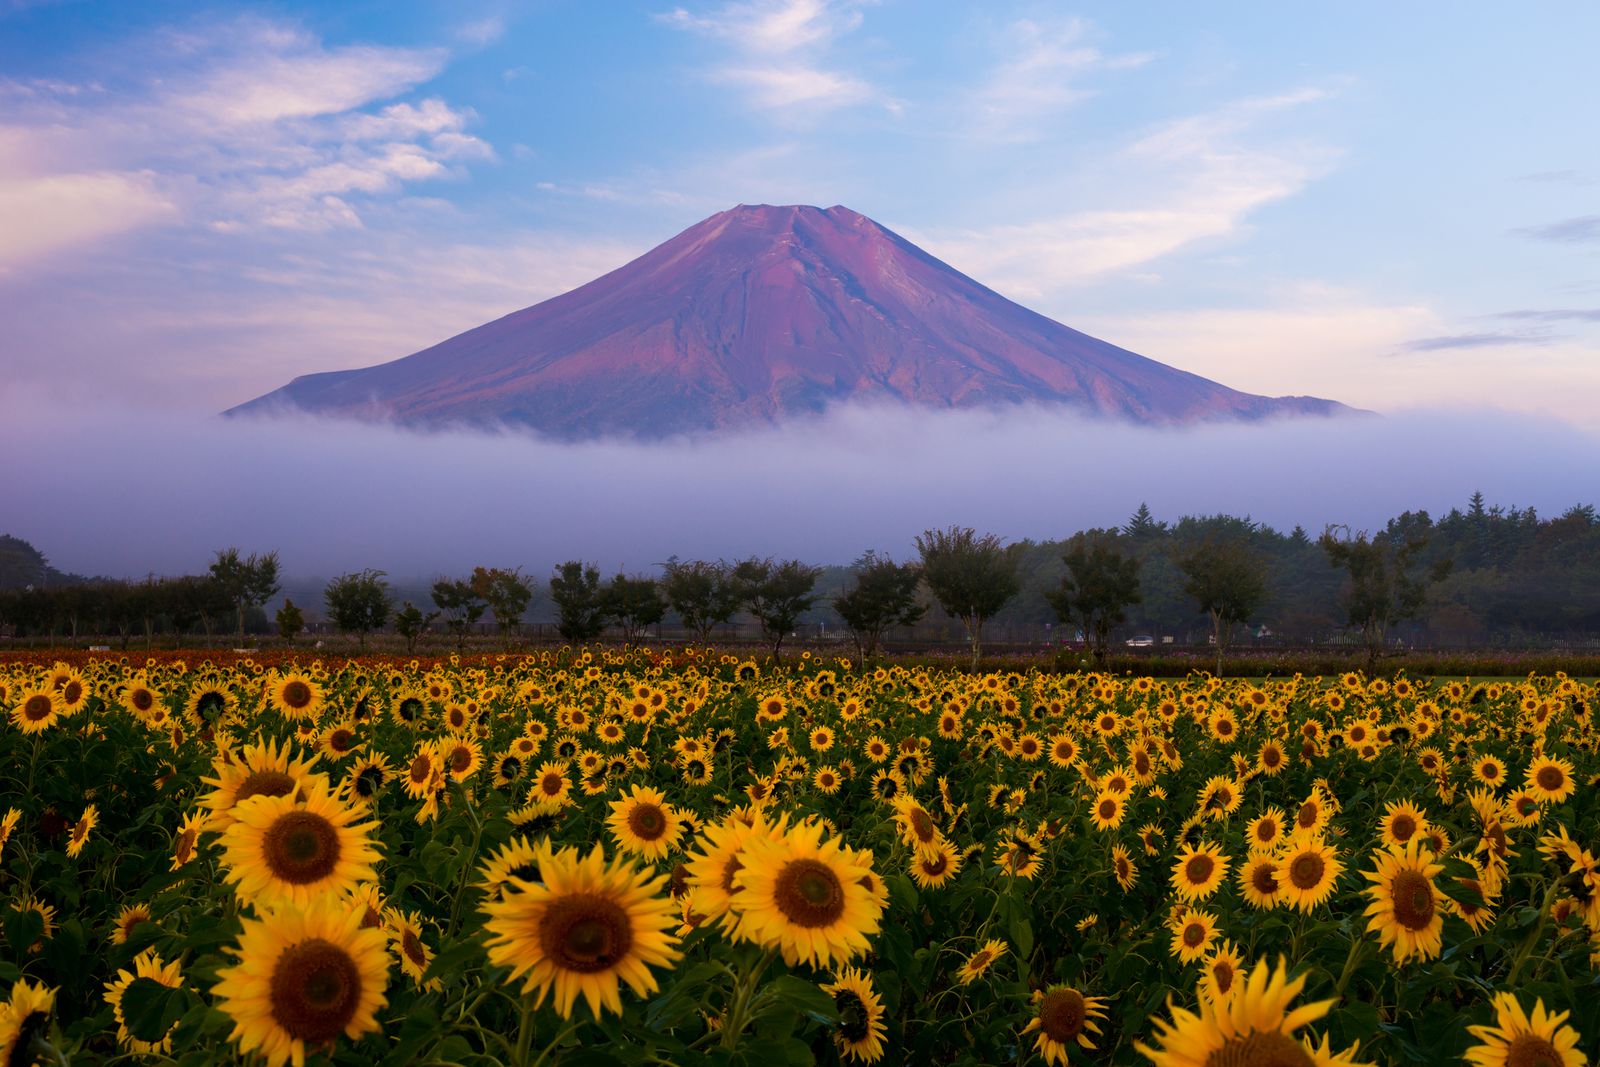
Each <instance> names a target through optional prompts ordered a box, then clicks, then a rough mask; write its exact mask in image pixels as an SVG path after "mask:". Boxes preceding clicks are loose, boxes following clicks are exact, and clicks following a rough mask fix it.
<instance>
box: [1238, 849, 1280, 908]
mask: <svg viewBox="0 0 1600 1067" xmlns="http://www.w3.org/2000/svg"><path fill="white" fill-rule="evenodd" d="M1281 873H1282V872H1280V871H1279V870H1278V860H1277V858H1276V857H1275V856H1274V855H1273V854H1272V853H1260V852H1257V853H1253V854H1252V855H1251V856H1250V858H1249V859H1248V860H1246V861H1245V863H1244V866H1242V867H1240V868H1239V892H1240V893H1241V894H1243V896H1244V899H1245V902H1246V903H1247V904H1249V905H1250V906H1251V907H1253V908H1262V909H1266V908H1275V907H1277V906H1278V905H1279V904H1280V903H1282V902H1283V899H1284V893H1283V880H1282V878H1281V877H1280V875H1281Z"/></svg>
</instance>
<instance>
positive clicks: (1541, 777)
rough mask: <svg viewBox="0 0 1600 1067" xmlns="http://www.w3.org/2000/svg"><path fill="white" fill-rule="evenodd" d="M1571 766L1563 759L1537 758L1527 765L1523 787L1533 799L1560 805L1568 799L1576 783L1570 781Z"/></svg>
mask: <svg viewBox="0 0 1600 1067" xmlns="http://www.w3.org/2000/svg"><path fill="white" fill-rule="evenodd" d="M1572 773H1573V772H1572V764H1571V763H1568V762H1567V761H1566V760H1564V759H1553V758H1551V757H1549V756H1539V757H1537V758H1535V759H1534V761H1533V762H1532V763H1530V764H1528V773H1527V778H1526V780H1525V784H1524V786H1523V788H1524V789H1526V790H1527V791H1528V793H1529V794H1530V795H1531V796H1532V797H1533V798H1534V799H1535V800H1540V801H1543V802H1545V803H1549V804H1560V803H1561V802H1562V801H1564V800H1566V799H1567V798H1568V797H1570V796H1571V795H1572V793H1573V791H1574V790H1575V789H1577V788H1578V786H1577V783H1576V782H1574V781H1573V779H1572Z"/></svg>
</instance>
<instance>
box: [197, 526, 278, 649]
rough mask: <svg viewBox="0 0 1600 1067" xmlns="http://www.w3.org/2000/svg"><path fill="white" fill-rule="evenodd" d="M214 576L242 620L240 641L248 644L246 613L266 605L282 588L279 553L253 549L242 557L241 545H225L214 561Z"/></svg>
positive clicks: (212, 563) (218, 586) (212, 565)
mask: <svg viewBox="0 0 1600 1067" xmlns="http://www.w3.org/2000/svg"><path fill="white" fill-rule="evenodd" d="M211 579H212V581H214V582H216V584H217V588H218V589H219V590H221V592H222V595H224V596H226V597H227V598H228V600H229V601H230V602H231V603H232V604H233V607H234V611H235V612H236V613H237V615H238V620H239V643H240V644H241V645H242V644H244V615H245V612H246V611H247V610H249V609H250V608H258V607H260V606H261V605H262V604H265V603H266V602H267V600H268V598H270V597H271V596H272V595H273V594H274V593H276V592H277V591H278V554H277V553H276V552H268V553H267V554H266V555H264V556H260V555H257V554H255V553H254V552H252V553H251V554H250V555H248V556H245V557H242V558H241V557H240V555H239V550H238V549H237V548H224V549H221V550H219V551H218V552H217V558H216V559H214V560H212V562H211Z"/></svg>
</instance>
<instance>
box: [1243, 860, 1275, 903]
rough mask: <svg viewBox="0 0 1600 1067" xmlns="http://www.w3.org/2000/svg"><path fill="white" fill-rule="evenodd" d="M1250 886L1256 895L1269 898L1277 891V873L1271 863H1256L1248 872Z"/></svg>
mask: <svg viewBox="0 0 1600 1067" xmlns="http://www.w3.org/2000/svg"><path fill="white" fill-rule="evenodd" d="M1250 885H1251V886H1252V887H1253V888H1254V889H1255V891H1256V892H1257V893H1260V894H1261V895H1262V896H1264V897H1270V896H1271V895H1272V894H1274V893H1276V892H1277V891H1278V871H1277V868H1276V867H1274V866H1273V865H1272V864H1271V863H1258V864H1256V865H1255V867H1254V868H1252V869H1251V871H1250Z"/></svg>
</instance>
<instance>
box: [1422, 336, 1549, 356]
mask: <svg viewBox="0 0 1600 1067" xmlns="http://www.w3.org/2000/svg"><path fill="white" fill-rule="evenodd" d="M1557 340H1559V338H1556V337H1550V336H1548V335H1535V334H1519V333H1457V334H1449V335H1446V336H1443V337H1419V338H1417V339H1416V340H1415V341H1407V342H1406V343H1405V344H1403V345H1401V346H1400V347H1401V348H1402V349H1404V350H1405V351H1407V352H1443V351H1448V350H1450V349H1453V348H1502V347H1505V346H1506V345H1548V344H1552V343H1554V342H1555V341H1557Z"/></svg>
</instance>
